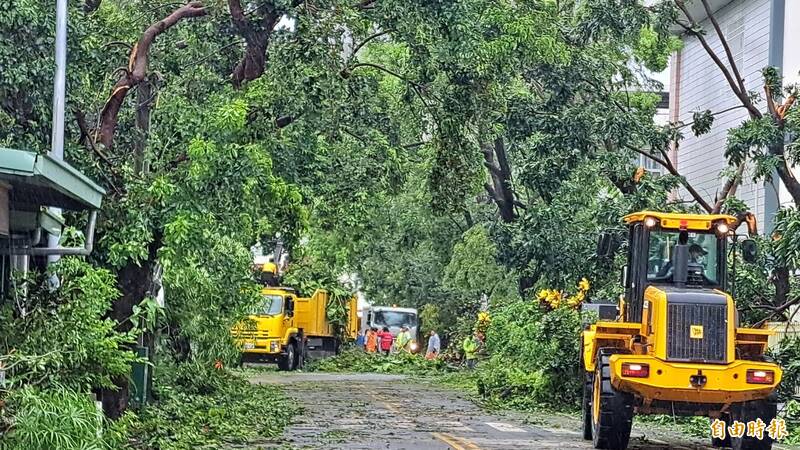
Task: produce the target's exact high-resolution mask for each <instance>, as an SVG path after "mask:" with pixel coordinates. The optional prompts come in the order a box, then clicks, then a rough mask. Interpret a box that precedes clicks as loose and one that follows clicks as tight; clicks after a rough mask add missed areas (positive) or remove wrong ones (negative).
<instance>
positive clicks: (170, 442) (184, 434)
mask: <svg viewBox="0 0 800 450" xmlns="http://www.w3.org/2000/svg"><path fill="white" fill-rule="evenodd" d="M154 384H155V386H156V388H155V392H154V395H155V396H156V398H157V401H156V402H155V403H154V404H152V405H149V406H147V407H146V408H144V409H143V410H142V411H141V412H140V413H139V417H138V419H137V420H134V421H133V422H132V423H131V425H130V426H129V430H130V431H129V433H130V436H131V443H130V447H132V448H136V449H159V450H189V449H194V448H199V447H211V448H217V447H220V446H221V444H223V443H245V442H247V441H248V440H251V439H255V438H270V437H275V436H278V435H280V434H281V432H282V431H283V429H284V427H285V426H286V425H287V424H288V423H289V421H290V420H291V418H292V417H293V416H294V415H296V414H297V413H299V411H300V410H299V408H298V407H297V406H295V405H293V404H292V403H289V402H288V401H287V399H286V398H285V397H284V396H283V395H282V394H281V392H280V390H279V388H277V387H275V386H266V385H264V386H262V385H251V384H250V383H248V382H247V381H246V380H244V379H243V378H241V377H239V376H236V375H234V374H232V373H230V372H228V371H225V370H216V369H213V366H204V365H200V364H183V365H181V366H178V367H172V366H158V367H157V368H156V370H155V383H154Z"/></svg>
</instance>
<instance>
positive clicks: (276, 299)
mask: <svg viewBox="0 0 800 450" xmlns="http://www.w3.org/2000/svg"><path fill="white" fill-rule="evenodd" d="M281 311H283V297H281V296H280V295H264V301H262V302H261V304H260V305H259V306H257V307H256V308H255V311H253V314H257V315H260V316H274V315H277V314H280V313H281Z"/></svg>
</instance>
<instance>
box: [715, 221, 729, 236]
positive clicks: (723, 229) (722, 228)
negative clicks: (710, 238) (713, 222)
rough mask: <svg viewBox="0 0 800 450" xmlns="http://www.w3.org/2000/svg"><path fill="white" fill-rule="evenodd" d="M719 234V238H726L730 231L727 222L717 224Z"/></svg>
mask: <svg viewBox="0 0 800 450" xmlns="http://www.w3.org/2000/svg"><path fill="white" fill-rule="evenodd" d="M715 231H716V232H717V236H719V237H724V236H727V235H728V231H730V227H729V226H728V224H727V223H725V222H719V223H717V228H716V230H715Z"/></svg>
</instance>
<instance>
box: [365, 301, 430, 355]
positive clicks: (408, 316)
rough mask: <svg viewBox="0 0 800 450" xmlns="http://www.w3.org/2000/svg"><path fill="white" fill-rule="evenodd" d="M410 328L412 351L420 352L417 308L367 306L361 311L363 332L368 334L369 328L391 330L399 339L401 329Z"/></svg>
mask: <svg viewBox="0 0 800 450" xmlns="http://www.w3.org/2000/svg"><path fill="white" fill-rule="evenodd" d="M403 326H407V327H408V331H409V333H411V339H412V341H411V351H412V352H416V351H417V350H419V344H418V343H419V342H420V336H419V313H418V312H417V310H416V308H399V307H397V306H367V307H365V308H364V309H362V311H361V331H362V332H363V333H366V331H367V330H368V329H369V328H377V329H378V330H382V329H383V327H386V328H388V329H389V332H391V333H392V335H393V336H395V337H397V335H398V334H399V333H400V328H401V327H403Z"/></svg>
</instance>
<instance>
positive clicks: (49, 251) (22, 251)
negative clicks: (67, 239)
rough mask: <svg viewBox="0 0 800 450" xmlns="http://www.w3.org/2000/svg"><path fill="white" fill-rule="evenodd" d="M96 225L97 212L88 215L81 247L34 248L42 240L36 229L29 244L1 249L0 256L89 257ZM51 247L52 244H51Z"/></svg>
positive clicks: (38, 229) (39, 232)
mask: <svg viewBox="0 0 800 450" xmlns="http://www.w3.org/2000/svg"><path fill="white" fill-rule="evenodd" d="M96 224H97V211H96V210H95V211H92V212H90V213H89V223H87V224H86V230H84V238H85V241H84V245H83V247H61V246H56V247H34V246H35V245H37V244H38V243H39V241H41V240H42V229H41V227H39V228H37V229H36V231H34V234H33V240H32V241H31V244H30V245H29V246H27V247H24V248H19V247H16V248H15V247H2V248H0V255H32V256H51V255H59V256H66V255H72V256H89V254H90V253H92V249H94V229H95V225H96ZM51 245H52V244H51Z"/></svg>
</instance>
